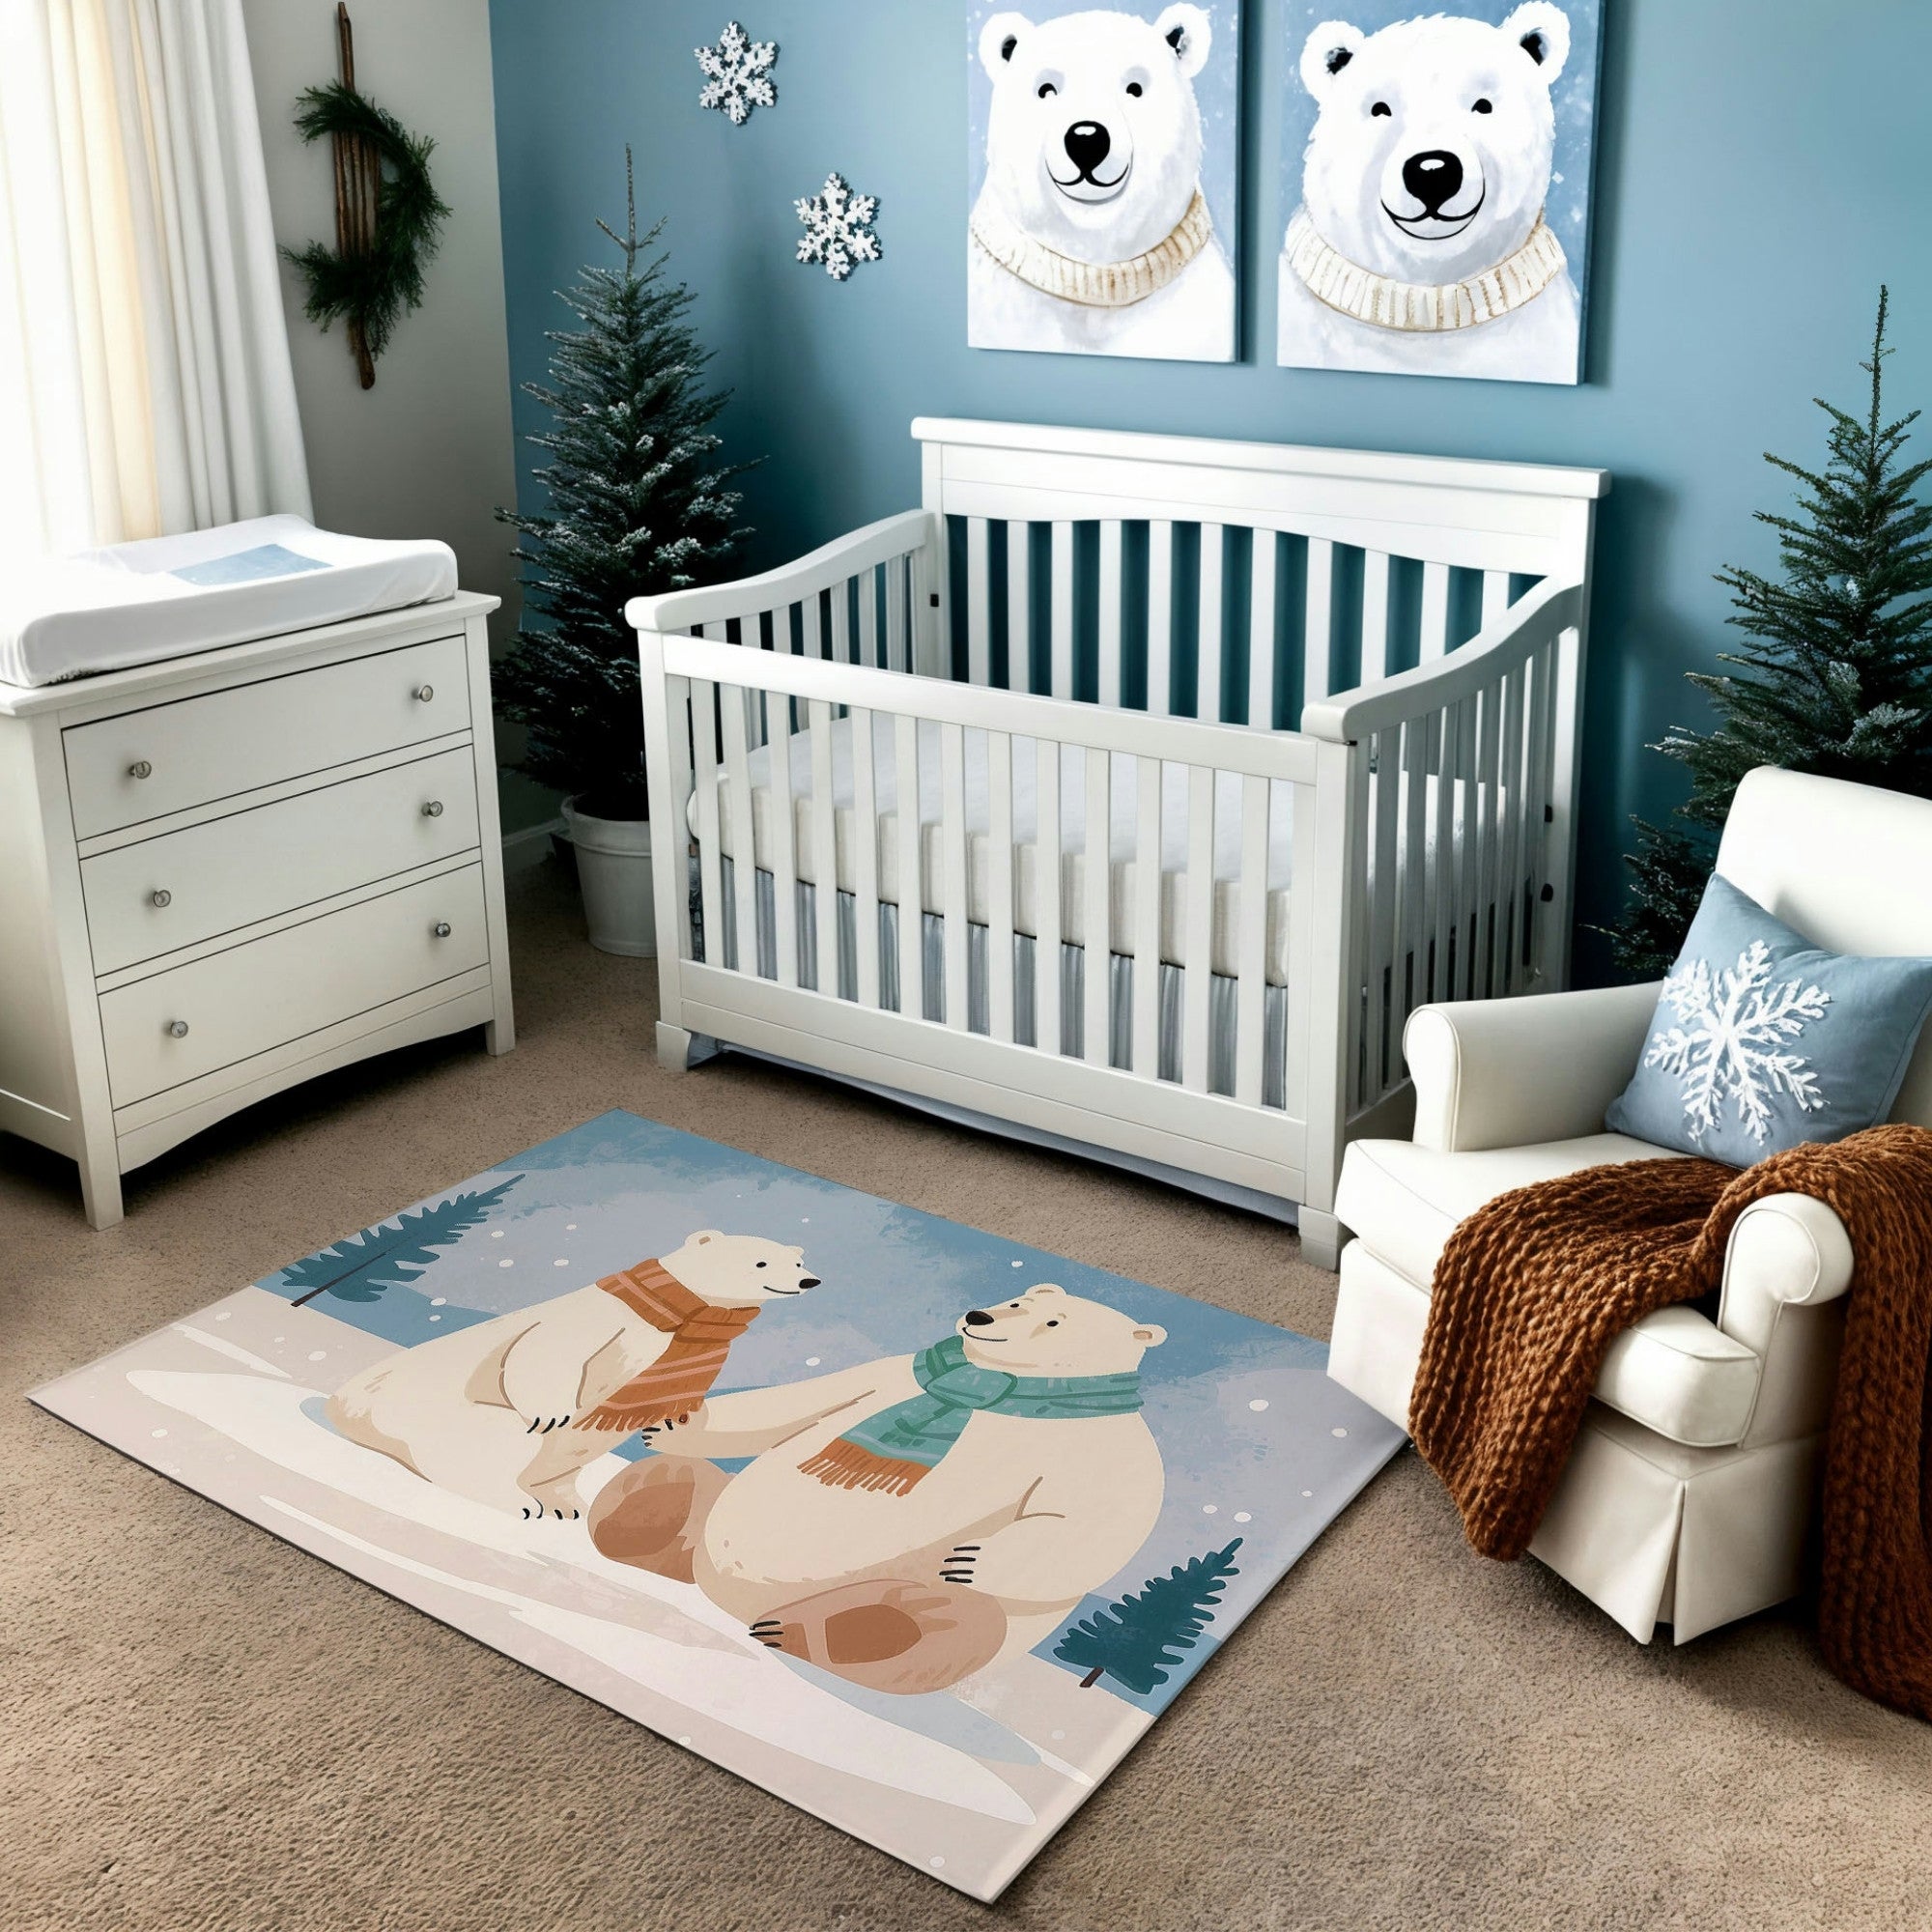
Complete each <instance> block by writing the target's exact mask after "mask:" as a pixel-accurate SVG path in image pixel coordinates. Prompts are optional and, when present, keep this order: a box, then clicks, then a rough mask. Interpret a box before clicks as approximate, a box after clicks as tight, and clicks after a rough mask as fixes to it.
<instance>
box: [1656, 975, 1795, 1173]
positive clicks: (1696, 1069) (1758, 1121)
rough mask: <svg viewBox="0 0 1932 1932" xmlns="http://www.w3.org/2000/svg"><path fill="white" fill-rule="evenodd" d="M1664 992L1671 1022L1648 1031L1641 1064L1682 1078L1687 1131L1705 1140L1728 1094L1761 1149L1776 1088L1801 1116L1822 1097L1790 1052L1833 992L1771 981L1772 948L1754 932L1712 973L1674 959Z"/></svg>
mask: <svg viewBox="0 0 1932 1932" xmlns="http://www.w3.org/2000/svg"><path fill="white" fill-rule="evenodd" d="M1663 998H1664V1001H1665V1003H1666V1004H1667V1005H1668V1006H1669V1007H1670V1009H1671V1010H1672V1011H1673V1012H1674V1013H1675V1014H1676V1015H1677V1022H1678V1023H1677V1024H1676V1025H1675V1026H1673V1027H1667V1028H1665V1029H1664V1030H1663V1031H1662V1032H1661V1033H1654V1034H1652V1035H1651V1037H1650V1048H1649V1050H1648V1051H1647V1052H1646V1053H1645V1055H1644V1057H1643V1064H1644V1065H1646V1066H1655V1067H1660V1068H1662V1070H1663V1071H1664V1072H1665V1073H1669V1074H1673V1075H1675V1076H1676V1077H1677V1078H1678V1079H1680V1080H1681V1081H1682V1082H1683V1083H1684V1117H1685V1120H1686V1122H1688V1123H1689V1126H1690V1138H1691V1139H1692V1140H1702V1139H1703V1137H1704V1136H1705V1135H1706V1134H1707V1133H1710V1132H1711V1131H1713V1130H1714V1129H1715V1128H1716V1127H1717V1126H1718V1125H1719V1122H1720V1121H1721V1120H1722V1118H1723V1112H1724V1103H1725V1101H1727V1100H1731V1101H1735V1102H1736V1104H1737V1111H1738V1120H1739V1121H1740V1122H1741V1123H1742V1124H1743V1126H1744V1128H1745V1130H1746V1132H1747V1133H1748V1134H1749V1135H1750V1137H1751V1139H1752V1140H1754V1141H1755V1142H1757V1144H1758V1145H1759V1146H1760V1147H1762V1146H1763V1145H1764V1143H1765V1141H1766V1140H1767V1139H1768V1138H1769V1137H1770V1133H1771V1105H1772V1102H1773V1100H1775V1099H1776V1098H1777V1097H1778V1096H1779V1095H1782V1096H1784V1097H1785V1098H1786V1099H1788V1100H1790V1101H1791V1102H1792V1103H1793V1104H1794V1105H1795V1106H1796V1107H1797V1109H1798V1111H1799V1112H1800V1113H1801V1114H1807V1113H1815V1112H1817V1111H1818V1109H1820V1108H1821V1107H1823V1106H1824V1105H1825V1097H1824V1095H1823V1094H1820V1093H1819V1091H1818V1076H1817V1074H1816V1073H1814V1072H1813V1071H1812V1070H1811V1063H1810V1062H1809V1061H1808V1060H1806V1059H1804V1057H1803V1056H1802V1055H1800V1054H1796V1053H1791V1052H1788V1051H1787V1050H1786V1049H1785V1042H1786V1041H1788V1040H1792V1039H1796V1038H1797V1037H1798V1036H1799V1035H1800V1034H1801V1033H1803V1032H1804V1029H1805V1028H1806V1027H1807V1026H1809V1025H1810V1024H1811V1022H1812V1021H1813V1020H1819V1019H1823V1018H1824V1016H1825V1009H1826V1008H1827V1007H1828V1006H1830V1005H1831V1004H1832V996H1831V994H1830V993H1828V992H1826V991H1825V990H1824V989H1823V988H1822V987H1820V986H1806V985H1803V984H1801V983H1800V982H1799V981H1798V980H1785V981H1784V982H1783V983H1782V984H1781V985H1776V986H1774V985H1773V984H1772V983H1771V952H1770V950H1769V948H1767V947H1766V945H1765V943H1764V941H1763V940H1761V939H1754V940H1752V941H1751V943H1750V944H1749V945H1748V946H1747V947H1746V948H1745V950H1744V951H1743V952H1741V953H1739V955H1738V963H1737V964H1736V965H1735V966H1729V967H1725V968H1723V969H1722V970H1721V971H1719V972H1717V973H1713V972H1712V970H1711V968H1710V967H1709V966H1708V965H1707V964H1706V963H1705V962H1704V961H1703V960H1701V959H1693V960H1691V961H1690V964H1689V965H1688V966H1683V967H1680V968H1679V969H1678V970H1677V971H1676V972H1674V973H1672V974H1671V976H1670V978H1669V979H1667V980H1665V981H1664V982H1663Z"/></svg>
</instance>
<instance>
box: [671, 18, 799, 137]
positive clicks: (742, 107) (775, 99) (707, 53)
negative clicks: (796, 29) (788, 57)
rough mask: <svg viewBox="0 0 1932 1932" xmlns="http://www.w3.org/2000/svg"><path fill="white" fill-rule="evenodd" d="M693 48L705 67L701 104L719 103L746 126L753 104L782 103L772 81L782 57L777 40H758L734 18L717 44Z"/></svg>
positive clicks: (733, 121) (739, 125)
mask: <svg viewBox="0 0 1932 1932" xmlns="http://www.w3.org/2000/svg"><path fill="white" fill-rule="evenodd" d="M692 51H693V52H694V53H695V54H696V56H697V65H698V66H699V67H700V68H702V69H703V70H704V88H703V91H702V92H701V93H700V94H699V95H698V97H697V104H698V105H699V106H700V107H716V108H718V109H719V110H720V111H721V112H723V113H725V114H728V115H729V116H730V117H731V125H732V127H734V128H742V127H743V126H744V125H745V123H746V122H747V121H749V120H750V119H751V118H752V109H753V108H754V107H776V106H777V105H778V104H779V91H778V89H777V88H776V87H774V86H773V85H772V69H773V68H774V67H775V66H776V65H777V63H778V57H779V45H778V43H777V42H776V41H754V40H753V38H752V37H751V35H750V34H748V33H746V31H745V30H744V28H743V27H741V26H740V25H739V24H738V23H737V21H736V20H733V21H732V22H731V23H730V25H729V26H727V27H726V28H725V31H724V32H723V33H722V34H720V35H719V36H718V44H717V45H716V46H715V47H694V48H693V49H692Z"/></svg>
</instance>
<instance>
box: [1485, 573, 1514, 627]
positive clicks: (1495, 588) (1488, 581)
mask: <svg viewBox="0 0 1932 1932" xmlns="http://www.w3.org/2000/svg"><path fill="white" fill-rule="evenodd" d="M1509 606H1510V580H1509V572H1508V571H1506V570H1486V571H1484V572H1483V628H1484V630H1486V631H1487V630H1488V629H1489V627H1490V626H1491V625H1492V624H1493V623H1494V622H1495V621H1496V619H1497V618H1498V617H1500V616H1501V615H1502V614H1503V612H1504V611H1507V610H1508V609H1509Z"/></svg>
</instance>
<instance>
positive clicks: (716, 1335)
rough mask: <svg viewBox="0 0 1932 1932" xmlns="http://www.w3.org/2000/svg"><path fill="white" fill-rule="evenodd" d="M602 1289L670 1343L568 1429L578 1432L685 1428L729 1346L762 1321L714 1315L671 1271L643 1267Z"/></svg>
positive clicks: (610, 1279)
mask: <svg viewBox="0 0 1932 1932" xmlns="http://www.w3.org/2000/svg"><path fill="white" fill-rule="evenodd" d="M597 1286H598V1287H599V1288H601V1289H602V1290H603V1291H604V1293H606V1294H614V1295H615V1296H616V1297H617V1299H618V1300H619V1301H621V1302H622V1303H623V1304H624V1306H625V1307H626V1308H628V1309H629V1310H630V1311H631V1313H632V1314H633V1315H639V1316H641V1317H642V1318H643V1319H644V1320H645V1321H648V1322H649V1323H650V1324H651V1326H652V1327H653V1328H659V1329H662V1330H663V1331H664V1332H665V1333H666V1334H667V1335H668V1336H669V1337H670V1346H669V1347H668V1348H667V1349H666V1350H665V1351H664V1353H663V1354H662V1355H660V1356H659V1357H658V1358H657V1360H656V1361H655V1362H653V1363H652V1364H651V1365H650V1367H649V1368H647V1369H646V1370H644V1372H643V1373H642V1374H641V1375H638V1376H633V1377H632V1378H631V1379H630V1380H629V1381H627V1382H626V1383H625V1384H624V1385H623V1387H622V1388H618V1389H612V1390H611V1393H610V1394H609V1395H608V1396H606V1397H605V1398H604V1400H603V1401H602V1402H601V1403H599V1404H598V1405H597V1406H596V1407H595V1408H593V1409H591V1410H590V1411H589V1412H588V1413H587V1414H585V1415H580V1416H579V1417H578V1418H577V1420H576V1421H575V1422H574V1423H573V1424H572V1425H571V1427H572V1428H574V1429H612V1430H621V1431H623V1432H624V1433H625V1434H627V1435H628V1434H629V1433H630V1432H631V1431H632V1430H634V1429H651V1428H654V1427H655V1426H656V1425H657V1424H658V1423H660V1422H670V1421H682V1420H683V1418H684V1417H685V1416H687V1415H689V1414H690V1413H691V1411H692V1410H693V1409H694V1408H696V1406H697V1405H698V1404H699V1403H700V1402H702V1401H703V1400H704V1398H705V1395H706V1393H707V1392H708V1391H709V1389H710V1387H711V1384H712V1383H713V1382H715V1381H716V1380H717V1379H718V1372H719V1370H720V1369H722V1368H723V1367H724V1366H725V1356H726V1355H727V1354H728V1353H729V1352H730V1349H731V1344H732V1343H733V1342H735V1341H736V1340H737V1339H738V1337H739V1336H740V1335H742V1334H743V1333H744V1332H745V1330H746V1329H747V1328H749V1327H750V1326H751V1325H752V1323H753V1321H756V1320H757V1315H758V1311H757V1310H756V1309H755V1308H716V1307H713V1305H712V1304H711V1303H710V1302H708V1301H706V1300H704V1299H703V1298H702V1297H701V1296H699V1295H696V1294H694V1293H692V1292H691V1291H690V1289H688V1288H686V1287H685V1285H684V1284H683V1282H681V1281H679V1280H678V1278H677V1277H676V1275H674V1274H672V1273H671V1272H670V1270H669V1269H668V1268H666V1267H662V1266H660V1265H659V1264H657V1263H656V1262H639V1264H637V1266H636V1267H634V1268H626V1269H625V1270H624V1272H623V1273H622V1274H609V1275H606V1276H605V1277H604V1279H603V1280H602V1281H600V1282H599V1283H598V1284H597Z"/></svg>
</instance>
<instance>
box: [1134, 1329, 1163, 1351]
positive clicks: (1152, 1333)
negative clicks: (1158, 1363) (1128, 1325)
mask: <svg viewBox="0 0 1932 1932" xmlns="http://www.w3.org/2000/svg"><path fill="white" fill-rule="evenodd" d="M1134 1340H1135V1341H1136V1342H1138V1343H1140V1345H1141V1346H1142V1347H1143V1348H1145V1349H1158V1348H1159V1347H1160V1345H1161V1344H1162V1343H1163V1342H1165V1341H1166V1340H1167V1330H1166V1329H1165V1328H1161V1327H1158V1326H1156V1325H1155V1324H1153V1323H1151V1322H1150V1323H1149V1324H1148V1325H1147V1326H1146V1327H1144V1328H1136V1329H1135V1330H1134Z"/></svg>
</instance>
